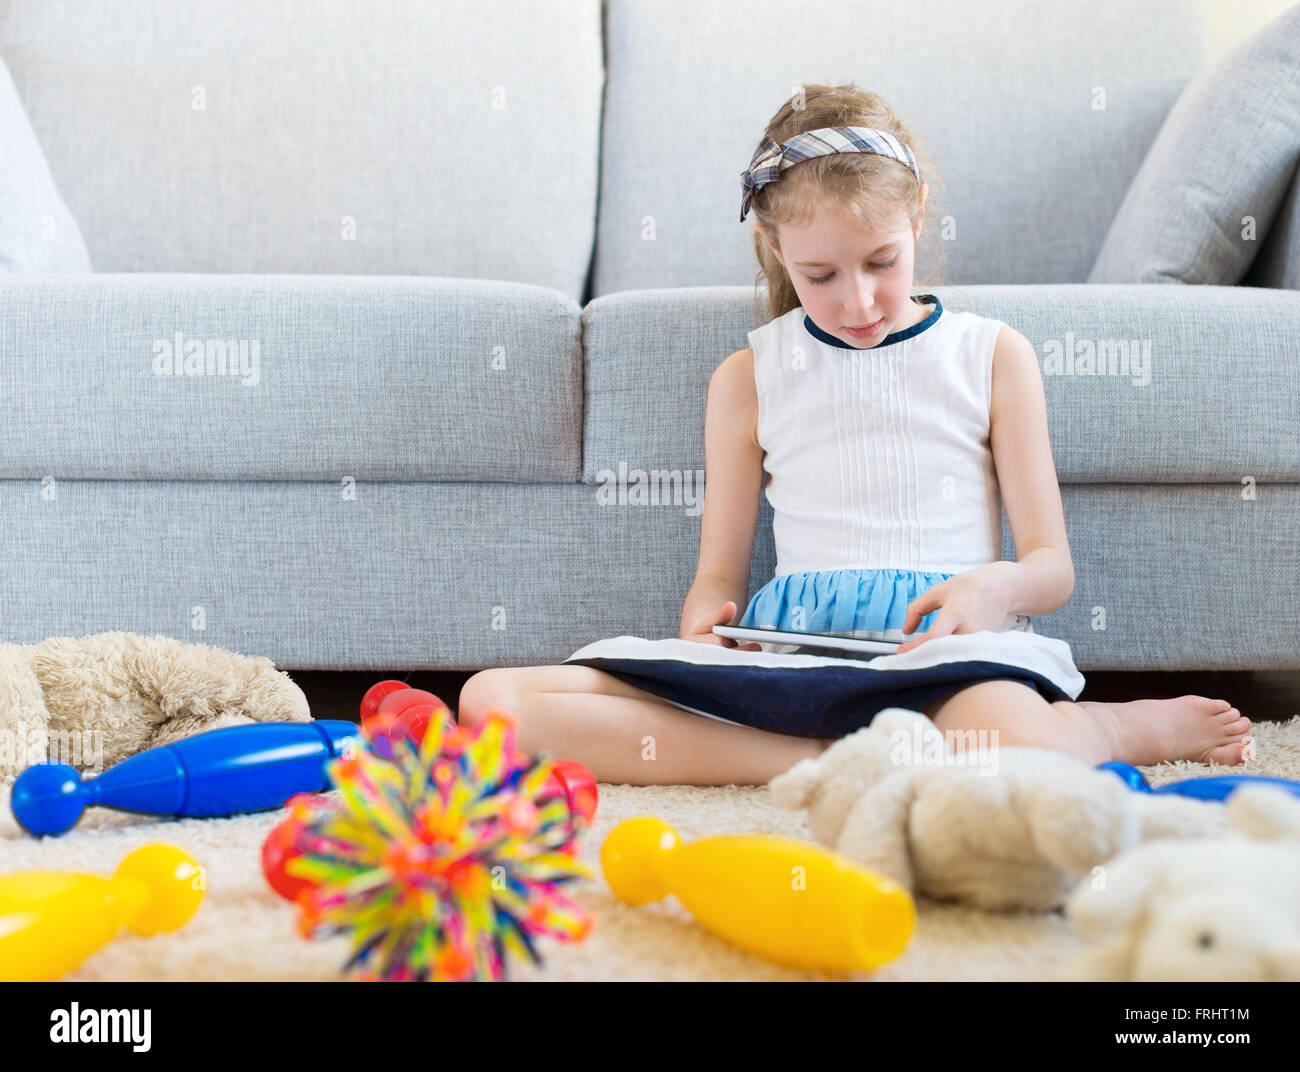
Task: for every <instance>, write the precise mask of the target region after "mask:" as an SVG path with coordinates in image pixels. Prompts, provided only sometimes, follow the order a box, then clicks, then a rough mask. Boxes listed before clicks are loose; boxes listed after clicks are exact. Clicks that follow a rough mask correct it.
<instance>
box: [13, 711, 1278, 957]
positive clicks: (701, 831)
mask: <svg viewBox="0 0 1300 1072" xmlns="http://www.w3.org/2000/svg"><path fill="white" fill-rule="evenodd" d="M1254 736H1255V746H1256V754H1255V759H1254V761H1253V762H1251V763H1250V764H1248V765H1247V766H1245V767H1235V768H1228V767H1212V766H1205V765H1202V764H1193V763H1176V764H1172V763H1171V764H1162V765H1160V766H1159V767H1148V768H1144V773H1146V775H1147V778H1148V780H1149V781H1150V782H1151V784H1152V785H1159V784H1163V783H1164V782H1168V781H1176V780H1179V779H1182V778H1191V777H1206V776H1209V775H1211V774H1227V773H1249V774H1268V775H1276V776H1280V777H1286V778H1295V779H1300V716H1297V717H1293V718H1291V719H1290V720H1289V721H1287V722H1283V723H1259V724H1257V725H1256V726H1255V727H1254ZM0 792H3V794H4V799H5V801H6V803H7V801H8V787H7V786H3V787H0ZM284 814H285V813H284V812H283V811H276V812H263V813H260V814H257V815H246V816H239V817H235V818H230V819H184V820H161V821H160V820H157V819H154V818H152V817H150V816H140V815H130V814H127V813H123V812H114V811H110V810H108V809H93V810H92V811H90V812H88V813H87V814H86V815H85V816H84V817H83V819H82V821H81V823H80V824H79V825H78V826H77V827H76V828H75V829H74V830H72V831H70V832H69V833H67V834H65V835H63V836H62V837H58V838H46V839H43V840H38V839H35V838H32V837H29V836H27V835H26V834H25V833H24V832H23V831H22V830H21V829H20V828H19V827H18V826H17V824H16V823H15V822H14V820H13V817H12V815H11V814H10V813H9V810H8V807H7V806H6V807H4V808H3V814H0V871H17V870H28V869H46V868H51V869H68V870H78V871H91V872H95V873H102V874H111V873H112V871H113V870H114V868H115V867H116V866H117V864H118V862H119V861H120V860H121V859H122V857H123V856H125V855H126V854H127V852H129V851H130V850H131V849H133V848H135V847H137V846H139V845H142V844H144V843H146V842H149V841H167V842H171V843H173V844H176V845H179V846H181V847H182V848H184V849H186V850H187V851H188V852H190V853H191V854H192V855H193V856H194V857H195V858H196V859H197V860H198V861H199V862H200V863H201V864H202V865H203V866H204V868H205V869H206V873H207V886H208V891H207V896H206V898H205V900H204V902H203V904H202V905H201V906H200V908H199V911H198V913H197V914H196V915H195V916H194V918H193V919H192V920H190V922H189V923H188V924H187V925H186V926H185V927H183V928H182V929H181V930H179V931H177V932H175V933H174V934H164V935H157V936H154V937H151V938H142V937H139V936H137V935H134V934H131V933H129V932H124V934H123V936H122V937H121V938H119V939H118V940H116V941H115V942H113V943H112V944H110V945H109V946H107V947H105V948H104V949H103V950H101V951H100V952H99V953H96V954H95V955H94V956H93V957H92V958H91V959H89V960H87V961H86V962H85V963H83V964H82V966H81V968H80V969H79V970H78V971H77V972H75V973H74V974H72V975H69V976H67V978H68V979H70V980H81V981H102V980H337V979H343V978H346V976H344V975H343V974H342V973H341V972H340V968H341V966H342V965H343V963H344V962H345V961H346V960H347V955H348V944H347V941H346V939H344V938H341V937H340V938H330V939H326V940H322V941H314V942H313V941H306V940H304V939H302V938H299V937H298V935H297V932H296V929H295V926H294V909H293V906H292V905H290V904H288V903H287V902H285V901H283V900H281V899H280V898H279V897H278V896H276V894H275V893H274V892H272V891H271V889H270V888H269V887H268V886H267V885H266V883H265V881H264V880H263V878H262V872H261V861H260V850H261V844H262V841H263V840H264V839H265V837H266V835H267V834H268V833H269V832H270V830H271V828H272V827H273V826H275V824H276V823H278V822H279V821H280V820H281V819H282V818H283V817H284ZM634 815H656V816H659V817H661V818H662V819H664V820H665V821H667V822H669V823H671V824H672V825H673V826H674V827H676V829H677V830H678V832H679V833H680V834H681V835H682V837H683V839H684V840H688V841H689V840H693V839H695V838H700V837H704V836H706V835H710V834H724V833H766V834H775V835H779V836H782V837H789V838H802V839H808V837H809V835H808V830H807V827H806V826H805V824H804V821H803V813H802V812H791V811H786V810H784V809H782V808H778V807H776V806H775V805H774V804H773V803H772V801H771V799H770V794H769V792H768V790H767V789H766V787H737V786H728V787H723V788H699V787H693V786H653V787H638V786H623V785H602V786H601V787H600V806H599V810H598V812H597V822H596V824H595V826H594V828H593V829H591V830H590V831H588V833H587V834H586V835H585V837H584V841H583V849H582V857H583V859H584V860H585V861H586V862H587V863H588V864H590V865H591V867H592V869H593V871H594V873H595V875H596V876H597V877H596V878H594V879H593V880H591V881H590V882H583V883H581V884H580V885H575V886H574V887H573V890H574V896H575V897H577V898H578V899H579V900H581V901H582V903H583V904H584V905H586V906H587V907H588V908H589V909H591V910H592V911H593V913H594V914H595V916H596V926H595V928H594V930H593V932H592V933H591V935H590V936H589V937H588V938H587V940H586V941H585V942H584V943H582V944H580V945H575V946H565V945H560V944H558V943H554V942H543V943H542V944H541V947H540V949H541V952H542V955H543V956H544V957H545V961H544V964H543V966H542V968H540V969H537V968H533V967H532V966H531V965H530V964H527V963H520V964H515V965H514V967H513V976H514V977H515V978H518V979H521V980H522V979H527V980H682V981H689V980H710V981H719V980H819V979H834V978H837V977H835V976H823V975H820V974H818V973H809V972H796V971H789V970H786V969H783V968H779V967H776V966H774V965H770V964H767V963H765V962H764V961H761V960H758V959H756V958H754V957H751V956H748V955H747V954H744V953H741V952H738V951H736V950H734V949H732V948H730V947H729V946H727V945H724V944H723V943H722V942H720V941H718V940H717V939H715V938H713V937H712V936H711V935H709V934H708V933H707V932H706V931H704V930H703V929H702V928H701V927H699V926H698V925H697V924H695V923H694V922H693V921H692V920H691V917H690V916H689V914H688V913H687V912H686V911H685V909H683V908H682V907H681V905H679V904H678V903H677V902H676V900H675V899H674V898H672V897H669V898H668V899H666V900H665V901H663V902H660V903H657V904H653V905H647V906H643V907H640V908H631V907H629V906H627V905H624V904H622V903H621V902H619V901H618V900H616V899H615V898H614V897H613V895H612V894H611V893H610V891H609V888H608V887H607V886H606V885H605V882H604V879H603V878H602V877H600V869H599V852H600V845H601V843H602V842H603V841H604V838H605V835H606V834H608V833H609V831H610V829H612V827H613V826H614V825H615V824H616V823H618V822H619V821H621V820H623V819H626V818H630V817H631V816H634ZM917 907H918V912H917V925H916V930H915V932H914V934H913V937H912V940H911V943H910V944H909V946H908V948H907V949H906V950H905V951H904V953H903V954H902V956H900V957H899V958H897V959H896V960H894V961H893V962H891V963H890V964H887V965H885V966H884V967H882V968H881V969H880V970H878V971H876V972H875V973H873V974H871V975H860V976H850V977H849V978H851V979H862V980H869V979H877V980H1054V979H1059V978H1061V977H1062V973H1063V972H1064V970H1065V967H1066V965H1067V964H1068V962H1069V960H1070V958H1071V957H1072V955H1073V954H1074V953H1075V951H1076V950H1077V949H1078V948H1079V940H1078V939H1077V938H1076V937H1075V935H1074V934H1073V933H1072V931H1071V930H1070V927H1069V925H1068V924H1067V923H1066V921H1065V919H1064V918H1063V917H1062V916H1061V914H1060V913H1059V912H1055V913H1047V914H1030V913H1016V914H995V913H989V912H983V911H978V910H974V909H969V908H964V907H959V906H954V905H949V904H940V903H936V902H932V901H928V900H924V899H922V900H921V901H920V902H919V904H918V906H917Z"/></svg>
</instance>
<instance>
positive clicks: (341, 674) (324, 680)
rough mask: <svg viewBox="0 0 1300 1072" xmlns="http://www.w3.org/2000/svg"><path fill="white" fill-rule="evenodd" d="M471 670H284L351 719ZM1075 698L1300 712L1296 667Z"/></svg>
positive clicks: (1107, 683)
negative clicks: (1193, 699) (378, 699)
mask: <svg viewBox="0 0 1300 1072" xmlns="http://www.w3.org/2000/svg"><path fill="white" fill-rule="evenodd" d="M472 673H473V671H471V670H445V671H438V670H409V671H403V670H397V671H379V670H359V671H352V670H289V671H288V674H289V676H290V677H292V678H293V679H294V681H296V682H297V683H298V685H299V686H300V687H301V688H302V690H303V692H305V693H306V694H307V700H308V702H309V703H310V704H311V709H312V714H314V715H315V716H316V717H317V718H346V719H353V720H355V719H356V718H357V717H358V711H359V709H360V706H361V697H362V696H363V695H364V694H365V691H366V689H368V688H370V686H371V685H373V684H375V682H377V681H382V680H384V679H385V678H397V679H398V680H401V681H406V682H409V683H410V685H411V687H412V688H417V689H427V690H428V691H429V692H432V693H433V694H434V695H436V696H439V697H441V698H442V699H443V700H444V701H445V702H446V704H447V706H449V707H450V708H451V709H452V710H453V711H455V710H456V706H457V700H458V698H459V696H460V688H461V686H462V685H463V684H464V683H465V680H466V679H467V678H468V677H469V676H470V675H471V674H472ZM1083 675H1084V677H1085V678H1087V685H1086V687H1085V688H1084V690H1083V694H1082V695H1081V696H1080V697H1079V699H1081V700H1114V701H1123V700H1137V699H1142V698H1147V697H1152V698H1161V697H1167V696H1182V695H1183V694H1184V693H1193V694H1196V695H1200V696H1211V697H1214V698H1216V699H1224V700H1227V701H1228V702H1229V703H1231V704H1232V705H1233V706H1234V707H1235V708H1237V710H1238V711H1240V712H1241V713H1242V714H1243V715H1245V716H1246V717H1247V718H1249V719H1251V720H1253V721H1258V722H1268V721H1281V720H1284V719H1288V718H1291V717H1293V716H1295V715H1300V671H1280V670H1268V671H1252V670H1198V671H1173V672H1171V671H1162V670H1150V671H1145V670H1144V671H1102V670H1095V671H1091V672H1089V671H1087V670H1084V671H1083Z"/></svg>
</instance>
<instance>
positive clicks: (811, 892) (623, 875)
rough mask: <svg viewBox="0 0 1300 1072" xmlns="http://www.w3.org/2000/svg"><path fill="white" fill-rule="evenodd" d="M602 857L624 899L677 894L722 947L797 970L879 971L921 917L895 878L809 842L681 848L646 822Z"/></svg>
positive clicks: (611, 843)
mask: <svg viewBox="0 0 1300 1072" xmlns="http://www.w3.org/2000/svg"><path fill="white" fill-rule="evenodd" d="M600 860H601V866H602V868H603V870H604V872H605V880H606V881H607V882H608V883H609V887H610V889H611V890H613V891H614V894H615V896H617V897H618V898H619V899H620V900H622V901H626V902H627V903H628V904H631V905H642V904H645V903H647V902H648V901H657V900H659V899H660V898H662V897H666V896H667V895H668V894H670V893H672V894H674V895H676V897H677V899H678V900H679V901H681V902H682V904H683V905H684V906H685V907H686V909H687V911H689V912H690V913H691V915H693V916H694V917H695V918H696V920H698V921H699V922H700V923H701V924H702V925H703V926H705V927H706V928H707V929H708V930H710V931H712V932H713V933H714V934H716V935H717V936H718V937H719V938H721V939H722V940H723V941H726V942H729V943H731V944H732V945H734V946H736V947H737V948H739V949H743V950H745V951H746V952H748V953H752V954H754V955H755V956H758V957H762V958H764V959H766V960H770V961H774V962H775V963H777V964H783V965H785V966H787V967H792V968H811V969H814V970H818V971H828V972H850V971H871V970H872V969H874V968H878V967H879V966H880V965H882V964H884V963H885V962H886V961H889V960H892V959H893V958H894V957H896V956H898V954H899V953H901V952H902V951H903V949H904V948H905V947H906V945H907V942H908V939H909V938H911V935H912V927H913V924H914V922H915V919H916V909H915V906H914V905H913V903H912V898H911V897H910V896H908V893H907V891H906V890H904V889H903V888H902V887H901V886H899V885H898V884H897V883H896V882H893V881H891V880H890V879H888V878H885V877H884V876H882V875H877V874H873V873H872V872H870V871H868V870H867V869H866V868H863V867H859V866H858V865H857V864H855V863H854V862H853V861H852V860H849V859H846V858H845V857H843V856H840V855H838V854H836V853H832V852H828V851H826V850H825V849H823V848H821V847H820V846H817V845H812V844H809V843H808V842H801V841H790V840H787V839H785V838H777V837H766V836H762V835H724V836H721V837H709V838H703V839H701V840H699V841H696V842H693V843H691V844H689V845H683V844H682V842H681V839H680V838H679V837H678V836H677V832H676V831H675V830H674V829H673V828H672V827H671V826H669V825H668V824H667V823H665V822H663V821H662V820H660V819H656V818H653V817H649V816H643V817H640V818H636V819H627V820H625V821H624V822H621V823H619V825H618V826H616V827H614V829H613V830H612V831H611V832H610V834H609V837H607V838H606V839H605V843H604V845H602V846H601V850H600Z"/></svg>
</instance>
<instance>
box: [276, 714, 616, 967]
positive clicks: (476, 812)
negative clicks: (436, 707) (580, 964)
mask: <svg viewBox="0 0 1300 1072" xmlns="http://www.w3.org/2000/svg"><path fill="white" fill-rule="evenodd" d="M514 737H515V723H514V721H513V720H512V719H511V718H510V717H509V716H508V715H507V714H506V713H505V712H502V711H500V710H491V711H489V712H488V713H487V714H486V716H485V718H484V720H483V721H482V722H481V723H480V724H479V726H478V727H477V729H476V730H473V731H471V730H467V729H465V728H464V727H457V726H455V725H454V724H452V723H450V722H443V721H441V720H435V721H434V722H433V723H432V724H431V725H430V726H429V728H428V730H427V731H426V732H425V735H424V739H423V741H422V743H420V744H419V745H418V746H417V745H416V744H414V743H413V742H412V741H410V740H406V739H403V740H399V741H396V742H394V744H393V757H392V759H391V760H390V759H386V758H383V757H382V756H379V755H377V754H376V753H375V752H374V751H373V750H371V749H370V748H369V747H359V748H357V749H355V750H354V751H353V753H352V754H351V755H349V756H345V757H343V758H341V759H336V760H334V761H332V762H331V763H330V765H329V768H328V771H329V776H330V780H331V781H332V782H333V784H334V787H335V788H336V789H338V790H339V794H340V798H341V799H340V800H339V801H338V802H337V803H336V804H335V806H332V807H328V808H320V809H316V810H308V809H305V808H304V809H301V813H300V820H301V821H300V824H299V826H298V829H297V834H296V837H295V839H294V840H295V845H294V849H295V858H294V859H292V860H291V861H290V862H289V863H288V864H287V867H286V870H287V871H288V873H290V874H291V875H294V876H296V877H298V878H301V879H304V880H306V881H307V882H309V883H311V885H310V886H309V887H308V888H306V889H304V890H303V892H302V893H300V894H299V896H298V898H297V904H298V927H299V930H300V932H301V933H302V934H303V935H304V936H306V937H317V936H321V935H326V934H348V935H350V937H351V939H352V947H353V949H352V957H351V959H350V960H349V961H348V963H347V964H346V965H345V966H344V967H345V970H346V969H349V968H353V967H359V968H364V969H367V970H365V971H364V972H363V973H362V976H361V977H362V978H365V979H371V980H375V979H378V980H385V981H426V980H427V981H433V982H442V981H469V980H486V979H491V980H504V979H505V978H507V973H506V965H507V960H508V957H509V955H511V954H526V955H527V956H528V957H529V958H530V959H531V960H532V961H533V963H535V964H540V963H541V958H540V957H539V956H538V953H537V951H536V949H535V939H537V938H538V937H547V938H554V939H558V940H560V941H579V940H581V939H583V938H585V937H586V935H587V934H588V932H589V931H590V930H591V927H592V924H593V921H592V919H591V916H590V914H589V913H588V912H587V911H586V909H584V908H583V907H582V906H581V905H579V904H577V903H576V902H574V901H573V900H571V899H570V898H569V897H567V896H566V895H565V893H564V892H563V886H564V884H565V883H567V882H571V881H572V880H574V879H576V878H590V877H591V871H590V870H589V869H588V868H587V866H586V865H584V864H582V863H581V862H579V861H578V859H577V857H576V851H577V835H578V833H579V832H580V831H581V830H582V829H583V828H584V827H585V826H586V824H587V819H586V817H585V816H584V815H583V814H582V813H581V812H580V811H579V810H577V809H575V808H573V807H572V806H571V803H570V801H569V799H568V797H567V796H566V795H564V794H562V793H559V794H557V793H556V792H555V790H554V785H555V782H553V781H552V774H553V773H554V763H553V761H552V759H551V757H550V756H549V755H548V754H547V753H540V754H539V755H538V756H536V757H527V756H523V755H521V754H520V753H517V752H516V751H515V749H514Z"/></svg>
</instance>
